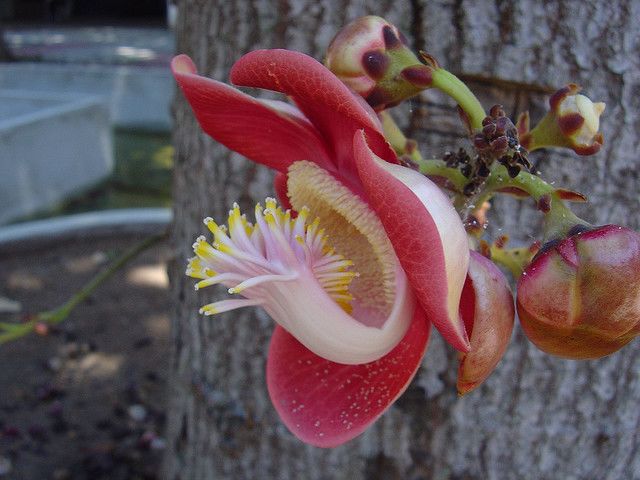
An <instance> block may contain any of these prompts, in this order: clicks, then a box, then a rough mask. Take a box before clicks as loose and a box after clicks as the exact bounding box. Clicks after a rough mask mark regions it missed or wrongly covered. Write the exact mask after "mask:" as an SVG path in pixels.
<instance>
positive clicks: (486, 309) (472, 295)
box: [458, 251, 515, 395]
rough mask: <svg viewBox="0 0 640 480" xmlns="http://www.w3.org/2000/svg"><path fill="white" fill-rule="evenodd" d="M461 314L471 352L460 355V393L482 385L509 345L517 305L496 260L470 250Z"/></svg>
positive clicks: (462, 393)
mask: <svg viewBox="0 0 640 480" xmlns="http://www.w3.org/2000/svg"><path fill="white" fill-rule="evenodd" d="M470 260H471V261H470V262H469V273H468V275H467V281H466V282H465V286H464V290H463V291H462V299H461V301H460V313H461V315H462V318H463V319H464V323H465V326H466V328H467V332H468V333H469V335H470V337H471V338H470V341H471V351H470V352H469V353H461V354H460V355H459V359H460V363H459V366H458V393H459V394H460V395H464V394H466V393H469V392H470V391H471V390H473V389H474V388H477V387H478V386H480V384H481V383H482V382H484V381H485V380H486V379H487V377H488V376H489V375H491V372H493V370H494V369H495V367H496V365H497V364H498V362H500V360H501V359H502V357H503V356H504V354H505V352H506V351H507V347H508V346H509V341H510V340H511V332H512V330H513V319H514V315H515V312H514V306H513V296H512V295H511V290H510V289H509V282H508V281H507V279H506V278H505V276H504V274H503V273H502V272H501V271H500V269H499V268H498V267H496V266H495V265H494V263H493V262H492V261H491V260H489V259H488V258H486V257H483V256H482V255H480V254H479V253H477V252H473V251H472V252H471V257H470Z"/></svg>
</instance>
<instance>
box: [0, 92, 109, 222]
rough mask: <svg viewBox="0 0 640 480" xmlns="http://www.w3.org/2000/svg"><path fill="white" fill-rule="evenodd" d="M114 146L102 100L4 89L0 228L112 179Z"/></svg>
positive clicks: (0, 121)
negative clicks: (107, 179)
mask: <svg viewBox="0 0 640 480" xmlns="http://www.w3.org/2000/svg"><path fill="white" fill-rule="evenodd" d="M112 143H113V141H112V134H111V126H110V122H109V111H108V109H107V107H106V106H105V104H104V103H103V101H102V99H101V98H100V97H96V96H86V95H84V96H83V95H80V96H78V95H65V94H51V93H37V92H33V91H15V90H14V91H11V90H0V224H1V223H5V222H7V221H9V220H11V219H14V218H17V217H20V216H24V215H28V214H31V213H34V212H36V211H37V210H40V209H43V208H45V207H49V206H51V205H52V204H54V203H55V202H59V201H61V200H62V199H64V198H65V197H67V196H68V195H69V194H72V193H74V192H77V191H80V190H82V189H85V188H87V187H89V186H91V185H93V184H95V183H97V182H99V181H100V180H102V179H104V178H106V177H107V176H108V175H109V174H110V173H111V171H112V169H113V146H112Z"/></svg>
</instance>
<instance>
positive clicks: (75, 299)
mask: <svg viewBox="0 0 640 480" xmlns="http://www.w3.org/2000/svg"><path fill="white" fill-rule="evenodd" d="M167 235H168V233H167V232H163V233H160V234H157V235H153V236H151V237H148V238H146V239H144V240H142V241H141V242H139V243H137V244H136V245H134V246H133V247H131V248H130V249H129V250H127V251H125V252H124V253H123V254H122V255H120V256H119V257H118V258H116V260H115V261H114V262H113V263H112V264H111V265H109V267H108V268H106V269H104V270H102V271H101V272H100V273H98V274H97V275H96V276H95V277H93V278H92V279H91V281H90V282H89V283H87V284H86V285H85V286H84V287H83V288H82V289H81V290H80V291H79V292H77V293H76V294H74V295H73V296H72V297H71V298H70V299H69V300H67V301H66V302H65V303H63V304H62V305H60V306H59V307H57V308H54V309H53V310H48V311H46V312H41V313H39V314H37V315H35V317H33V318H32V319H31V320H29V321H27V322H24V323H19V324H11V323H0V345H2V344H3V343H7V342H10V341H12V340H16V339H18V338H21V337H23V336H25V335H27V334H28V333H31V332H32V331H33V330H34V329H35V328H36V326H37V325H38V324H43V323H44V324H47V325H57V324H59V323H61V322H63V321H64V320H66V319H67V317H68V316H69V314H71V312H72V311H73V309H74V308H76V307H77V306H78V305H79V304H80V303H82V302H83V301H85V300H86V299H87V297H89V295H91V294H92V293H93V292H94V291H95V290H96V289H97V288H98V287H99V286H100V285H102V283H104V282H105V280H107V279H108V278H109V277H111V276H112V275H113V274H114V273H116V272H117V271H118V270H120V269H121V268H122V267H124V266H125V265H126V264H127V263H128V262H130V261H131V260H133V259H134V258H135V257H137V256H138V255H139V254H140V253H142V252H144V251H145V250H147V249H148V248H150V247H152V246H154V245H156V244H157V243H159V242H160V241H162V240H164V239H165V238H167Z"/></svg>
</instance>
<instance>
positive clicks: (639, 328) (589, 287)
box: [517, 225, 640, 359]
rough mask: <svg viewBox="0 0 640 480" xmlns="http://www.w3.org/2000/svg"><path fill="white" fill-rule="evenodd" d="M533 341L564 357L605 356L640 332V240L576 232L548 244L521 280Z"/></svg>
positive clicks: (616, 232) (610, 229)
mask: <svg viewBox="0 0 640 480" xmlns="http://www.w3.org/2000/svg"><path fill="white" fill-rule="evenodd" d="M517 309H518V316H519V318H520V322H521V324H522V328H523V330H524V332H525V334H526V335H527V337H528V338H529V339H530V340H531V341H532V342H533V343H534V344H535V345H536V346H537V347H538V348H540V349H541V350H543V351H545V352H547V353H550V354H552V355H557V356H560V357H564V358H571V359H591V358H599V357H602V356H605V355H609V354H611V353H613V352H616V351H618V350H619V349H621V348H622V347H623V346H624V345H626V344H627V343H629V342H630V341H631V340H633V339H634V338H635V337H636V336H638V335H639V334H640V234H638V233H637V232H634V231H633V230H630V229H628V228H624V227H619V226H617V225H606V226H603V227H597V228H593V227H588V228H576V229H574V232H570V233H569V235H567V236H566V238H562V239H560V240H555V241H551V242H549V243H547V244H546V245H545V246H543V248H542V249H541V251H540V252H539V253H538V254H537V256H536V257H535V258H534V259H533V261H532V262H531V264H530V265H529V266H528V267H527V268H526V269H525V271H524V273H523V275H522V276H521V277H520V279H519V281H518V296H517Z"/></svg>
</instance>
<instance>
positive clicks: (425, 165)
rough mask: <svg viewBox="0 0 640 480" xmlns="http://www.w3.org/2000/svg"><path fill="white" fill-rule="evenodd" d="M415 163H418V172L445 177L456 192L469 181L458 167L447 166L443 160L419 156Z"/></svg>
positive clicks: (429, 175)
mask: <svg viewBox="0 0 640 480" xmlns="http://www.w3.org/2000/svg"><path fill="white" fill-rule="evenodd" d="M414 161H415V159H414ZM416 163H417V164H418V168H419V170H420V173H422V174H423V175H426V176H428V177H442V178H446V179H447V180H448V181H449V182H451V184H452V185H453V186H454V187H455V189H456V190H457V191H458V192H462V190H463V189H464V186H465V185H466V184H467V182H468V181H469V179H468V178H467V177H465V176H464V175H463V174H462V172H460V170H459V169H457V168H452V167H447V164H446V163H445V162H444V161H443V160H435V159H430V160H424V159H422V158H421V159H420V161H416Z"/></svg>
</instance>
